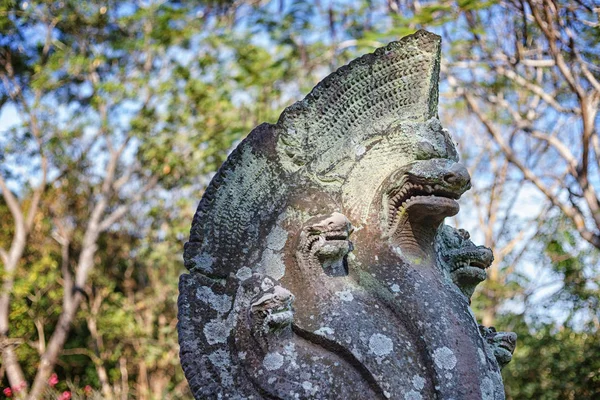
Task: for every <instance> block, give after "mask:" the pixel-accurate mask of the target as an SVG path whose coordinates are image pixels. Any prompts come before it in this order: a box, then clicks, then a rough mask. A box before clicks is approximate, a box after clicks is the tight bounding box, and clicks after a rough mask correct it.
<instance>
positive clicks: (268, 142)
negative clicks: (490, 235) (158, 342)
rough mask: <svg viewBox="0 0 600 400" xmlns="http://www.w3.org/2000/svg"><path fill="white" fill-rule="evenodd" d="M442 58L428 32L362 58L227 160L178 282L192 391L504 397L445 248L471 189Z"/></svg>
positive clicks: (209, 192) (203, 207) (197, 219)
mask: <svg viewBox="0 0 600 400" xmlns="http://www.w3.org/2000/svg"><path fill="white" fill-rule="evenodd" d="M439 63H440V38H439V37H438V36H436V35H434V34H431V33H428V32H425V31H419V32H417V33H415V34H413V35H410V36H407V37H405V38H403V39H401V40H400V41H398V42H393V43H390V44H389V45H387V46H386V47H384V48H381V49H378V50H376V51H375V52H374V53H373V54H367V55H365V56H363V57H360V58H359V59H357V60H355V61H353V62H351V63H350V64H349V65H347V66H345V67H342V68H340V69H339V70H337V71H336V72H334V73H333V74H331V75H330V76H328V77H327V78H326V79H325V80H323V81H322V82H321V83H319V84H318V85H317V86H316V87H315V88H314V89H313V90H312V91H311V93H310V94H309V95H308V96H307V97H306V98H305V99H304V100H302V101H300V102H298V103H296V104H294V105H292V106H290V107H288V108H287V109H286V110H285V111H284V112H283V114H282V115H281V117H280V118H279V121H278V122H277V124H275V125H271V124H263V125H260V126H258V127H257V128H255V129H254V130H253V131H252V132H251V133H250V134H249V135H248V137H247V138H246V139H245V140H244V141H243V142H242V143H240V145H239V146H238V147H237V148H236V149H235V150H234V151H233V152H232V154H231V155H230V157H229V158H228V159H227V161H226V162H225V163H224V164H223V166H222V167H221V168H220V169H219V171H218V172H217V174H216V175H215V177H214V178H213V180H212V182H211V183H210V185H209V186H208V188H207V189H206V192H205V193H204V196H203V197H202V200H201V201H200V205H199V206H198V210H197V212H196V215H195V216H194V220H193V222H192V229H191V232H190V239H189V242H188V243H186V246H185V252H184V261H185V265H186V267H187V268H188V270H189V271H190V273H189V274H184V275H182V276H181V279H180V297H179V302H178V307H179V325H178V331H179V343H180V345H181V351H180V357H181V363H182V366H183V370H184V372H185V374H186V377H187V379H188V381H189V384H190V388H191V390H192V392H193V394H194V396H195V397H196V398H197V399H206V398H215V399H216V398H223V399H250V398H253V399H261V398H264V399H272V398H282V399H309V398H310V399H388V398H389V399H430V398H440V399H449V398H454V399H482V398H483V399H502V398H504V391H503V386H502V379H501V376H500V373H499V371H500V369H499V364H498V361H497V359H496V356H495V355H494V352H493V349H492V347H491V346H490V345H489V343H488V341H487V338H484V337H483V336H482V335H481V334H480V332H479V328H478V324H477V322H476V320H475V319H474V317H473V316H472V313H471V311H470V309H469V301H468V298H467V296H465V294H463V293H462V292H461V291H460V290H457V289H456V286H455V283H454V282H453V280H452V275H451V272H452V271H450V272H445V269H444V268H445V267H444V266H443V265H441V261H440V257H442V256H440V255H439V254H440V253H439V250H440V247H439V239H438V245H436V244H435V243H436V238H438V235H439V229H440V226H441V224H442V222H443V220H444V218H445V217H448V216H452V215H455V214H456V213H457V212H458V211H459V206H458V203H457V202H456V200H457V199H458V198H460V196H461V195H462V194H463V193H464V192H465V191H466V190H467V189H468V188H469V187H470V177H469V174H468V172H467V171H466V169H465V168H464V166H462V165H461V164H460V163H458V155H457V151H456V148H455V146H454V144H453V142H452V139H451V137H450V135H449V133H448V132H447V131H446V130H445V129H443V128H442V127H441V125H440V122H439V120H438V119H437V103H438V75H439ZM436 246H437V247H436ZM448 248H450V247H448ZM436 250H438V251H437V252H436ZM448 254H450V253H448ZM442 258H443V257H442ZM444 262H445V263H446V265H450V264H448V263H449V262H450V263H451V262H452V261H451V258H448V261H444ZM457 282H458V283H457V284H458V285H459V287H460V285H461V283H460V282H462V281H460V280H458V281H457Z"/></svg>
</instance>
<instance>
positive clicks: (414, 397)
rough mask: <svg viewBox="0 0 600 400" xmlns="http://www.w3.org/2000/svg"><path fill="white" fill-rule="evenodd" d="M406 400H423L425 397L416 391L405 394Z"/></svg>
mask: <svg viewBox="0 0 600 400" xmlns="http://www.w3.org/2000/svg"><path fill="white" fill-rule="evenodd" d="M404 399H405V400H423V396H421V393H419V392H417V391H416V390H411V391H410V392H408V393H404Z"/></svg>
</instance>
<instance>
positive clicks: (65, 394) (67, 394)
mask: <svg viewBox="0 0 600 400" xmlns="http://www.w3.org/2000/svg"><path fill="white" fill-rule="evenodd" d="M70 398H71V392H62V394H61V395H60V397H59V398H58V400H69V399H70Z"/></svg>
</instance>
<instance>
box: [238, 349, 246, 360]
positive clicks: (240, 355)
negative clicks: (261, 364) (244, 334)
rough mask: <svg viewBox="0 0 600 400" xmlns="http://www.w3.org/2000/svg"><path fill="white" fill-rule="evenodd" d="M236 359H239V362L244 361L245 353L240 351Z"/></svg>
mask: <svg viewBox="0 0 600 400" xmlns="http://www.w3.org/2000/svg"><path fill="white" fill-rule="evenodd" d="M238 358H239V359H240V360H245V359H246V352H245V351H240V352H239V353H238Z"/></svg>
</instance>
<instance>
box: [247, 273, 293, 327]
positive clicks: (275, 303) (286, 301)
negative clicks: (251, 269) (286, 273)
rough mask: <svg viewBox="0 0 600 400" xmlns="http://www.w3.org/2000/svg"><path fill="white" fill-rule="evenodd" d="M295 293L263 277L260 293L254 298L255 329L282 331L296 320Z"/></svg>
mask: <svg viewBox="0 0 600 400" xmlns="http://www.w3.org/2000/svg"><path fill="white" fill-rule="evenodd" d="M293 302H294V295H293V294H292V293H291V292H290V291H289V290H287V289H285V288H283V287H282V286H280V285H278V284H276V283H275V281H273V280H272V279H271V278H269V277H266V278H264V279H263V281H262V283H261V287H260V291H259V292H258V294H257V295H256V296H255V297H254V298H253V299H252V302H251V304H250V313H251V318H252V320H253V326H254V329H255V330H259V331H260V332H262V333H268V332H281V331H283V330H285V329H286V328H288V327H290V326H291V324H292V322H293V321H294V311H293V309H292V303H293Z"/></svg>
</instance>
